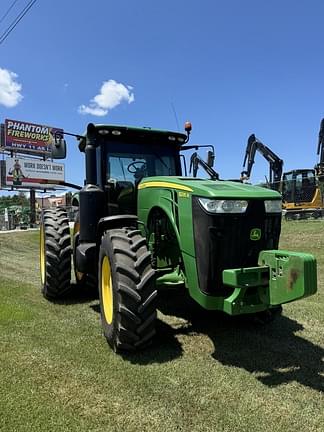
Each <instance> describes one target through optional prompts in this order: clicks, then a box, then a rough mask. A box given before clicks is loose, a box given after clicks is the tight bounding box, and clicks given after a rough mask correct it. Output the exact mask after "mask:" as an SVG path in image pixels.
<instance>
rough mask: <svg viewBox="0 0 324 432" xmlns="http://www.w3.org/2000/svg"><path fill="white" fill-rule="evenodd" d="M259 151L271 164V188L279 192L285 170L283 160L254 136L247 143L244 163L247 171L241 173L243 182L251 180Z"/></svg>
mask: <svg viewBox="0 0 324 432" xmlns="http://www.w3.org/2000/svg"><path fill="white" fill-rule="evenodd" d="M257 151H258V152H259V153H261V155H262V156H263V157H264V158H265V159H266V161H267V162H268V163H269V171H270V174H269V183H270V185H271V188H272V189H275V190H279V187H280V180H281V175H282V170H283V160H282V159H280V158H279V157H278V156H277V155H276V154H275V153H274V152H273V151H272V150H271V149H269V147H267V146H266V145H264V144H263V143H262V142H261V141H259V140H258V139H257V138H256V137H255V135H254V134H252V135H250V136H249V139H248V142H247V146H246V151H245V157H244V162H243V168H245V167H246V170H243V171H242V172H241V180H248V179H249V178H250V176H251V171H252V167H253V164H254V158H255V154H256V152H257Z"/></svg>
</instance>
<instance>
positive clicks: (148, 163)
mask: <svg viewBox="0 0 324 432" xmlns="http://www.w3.org/2000/svg"><path fill="white" fill-rule="evenodd" d="M152 147H153V146H149V145H148V144H146V145H139V144H131V143H118V144H116V145H109V146H108V149H107V150H108V152H107V165H106V166H107V172H106V181H107V182H109V181H111V180H115V181H124V182H125V181H127V182H131V183H132V184H133V185H134V186H135V185H136V184H137V183H139V182H140V180H141V179H142V178H144V177H152V176H153V177H154V176H174V175H177V174H179V172H178V170H177V163H176V154H175V153H174V152H173V151H172V149H170V148H168V147H163V146H162V145H161V146H156V145H154V151H153V148H152Z"/></svg>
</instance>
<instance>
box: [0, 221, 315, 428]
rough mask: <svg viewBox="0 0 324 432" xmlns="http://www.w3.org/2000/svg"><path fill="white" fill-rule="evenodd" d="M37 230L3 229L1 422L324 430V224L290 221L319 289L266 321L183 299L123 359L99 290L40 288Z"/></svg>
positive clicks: (289, 235)
mask: <svg viewBox="0 0 324 432" xmlns="http://www.w3.org/2000/svg"><path fill="white" fill-rule="evenodd" d="M38 235H39V234H38V232H23V233H17V234H12V233H10V234H1V235H0V259H1V271H0V383H1V385H0V430H1V431H6V432H10V431H23V432H27V431H33V432H36V431H42V432H44V431H55V432H56V431H69V432H70V431H107V432H114V431H125V432H129V431H152V432H155V431H157V432H159V431H168V432H169V431H170V432H173V431H194V432H195V431H197V432H198V431H213V432H214V431H228V432H235V431H249V432H250V431H271V432H275V431H280V432H282V431H294V432H295V431H303V432H311V431H324V367H323V366H324V363H323V361H324V299H323V295H324V276H323V273H324V222H322V221H320V222H318V221H314V222H310V221H306V222H303V221H296V222H289V223H284V224H283V233H282V239H281V248H285V249H290V250H299V251H304V252H311V253H313V254H315V255H316V257H317V260H318V281H319V289H318V293H317V294H316V295H315V296H313V297H310V298H308V299H305V300H301V301H298V302H294V303H291V304H289V305H286V306H284V312H283V315H282V316H281V317H278V318H277V319H276V321H274V322H273V323H271V324H268V325H265V326H262V325H260V324H258V323H256V322H253V321H249V320H242V319H233V318H230V317H224V316H223V315H221V314H204V315H203V316H200V317H199V316H195V318H194V319H190V318H188V313H187V311H186V310H184V309H183V308H181V307H178V308H173V311H172V314H170V313H169V314H166V311H165V310H164V309H163V311H164V313H162V312H159V320H158V327H157V329H158V334H157V337H156V341H155V344H154V345H153V346H152V347H151V348H149V349H147V350H145V351H144V352H142V353H139V354H136V355H132V356H128V357H121V356H117V355H116V354H114V353H113V352H112V351H111V350H110V348H109V347H108V345H107V343H106V341H105V339H104V337H103V336H102V333H101V326H100V316H99V313H98V300H97V299H89V298H86V297H84V296H81V295H76V297H75V298H74V299H70V300H69V301H67V302H65V303H63V304H53V303H49V302H48V301H46V300H45V299H43V297H42V296H41V294H40V288H39V285H40V284H39V265H38Z"/></svg>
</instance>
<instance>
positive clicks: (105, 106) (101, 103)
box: [78, 80, 135, 117]
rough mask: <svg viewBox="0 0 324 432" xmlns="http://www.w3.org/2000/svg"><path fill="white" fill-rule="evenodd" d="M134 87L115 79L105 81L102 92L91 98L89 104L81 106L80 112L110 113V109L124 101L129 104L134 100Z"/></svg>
mask: <svg viewBox="0 0 324 432" xmlns="http://www.w3.org/2000/svg"><path fill="white" fill-rule="evenodd" d="M131 90H133V87H131V86H125V85H124V84H121V83H118V82H116V81H115V80H109V81H104V82H103V84H102V86H101V89H100V93H99V94H97V95H96V96H95V97H94V98H93V99H91V100H90V103H89V105H81V106H79V109H78V111H79V113H80V114H92V115H94V116H98V117H103V116H105V115H106V114H108V112H109V110H111V109H113V108H115V107H116V106H118V105H120V104H121V103H122V102H128V103H129V104H130V103H132V102H134V100H135V97H134V93H132V92H131Z"/></svg>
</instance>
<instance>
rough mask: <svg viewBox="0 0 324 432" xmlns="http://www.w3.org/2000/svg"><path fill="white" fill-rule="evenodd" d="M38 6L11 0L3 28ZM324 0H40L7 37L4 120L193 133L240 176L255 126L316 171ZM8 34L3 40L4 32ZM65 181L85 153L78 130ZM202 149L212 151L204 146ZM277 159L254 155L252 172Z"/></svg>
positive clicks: (80, 175)
mask: <svg viewBox="0 0 324 432" xmlns="http://www.w3.org/2000/svg"><path fill="white" fill-rule="evenodd" d="M27 3H28V0H18V1H16V2H15V5H14V7H13V8H12V10H11V11H10V13H9V14H8V16H7V17H5V19H3V20H2V21H1V17H2V16H3V15H4V14H5V12H6V11H7V10H8V8H9V7H10V6H11V5H12V4H13V0H1V2H0V34H1V33H2V32H3V31H5V30H6V28H7V27H8V26H9V24H10V23H11V22H12V21H13V19H14V18H15V17H16V16H17V14H18V13H19V12H20V11H21V9H22V8H23V7H24V6H25V5H26V4H27ZM323 16H324V2H323V1H321V0H310V1H307V2H306V1H302V0H300V1H298V2H297V1H296V0H294V1H292V0H285V1H282V0H281V1H279V0H272V1H271V2H269V1H265V0H258V1H257V0H245V1H240V0H226V1H225V0H199V1H193V0H186V1H182V0H172V1H171V0H164V1H163V2H154V1H152V0H151V1H149V0H137V1H131V0H118V1H109V0H92V1H91V2H88V1H84V2H83V1H77V0H69V1H67V0H64V1H63V0H56V1H53V0H52V1H50V0H37V1H36V3H35V4H34V5H33V7H32V8H31V9H30V10H29V12H28V13H27V14H26V16H25V17H24V18H23V19H22V20H21V22H20V23H19V24H18V25H17V27H16V28H15V29H14V30H13V31H12V33H11V34H10V35H9V36H8V38H7V39H6V40H5V41H4V42H3V43H1V44H0V122H4V120H5V119H6V118H10V119H15V120H22V121H30V122H33V123H39V124H45V125H50V126H55V127H61V128H63V129H64V130H65V131H67V132H73V133H83V132H84V131H85V129H86V125H87V124H88V123H89V122H93V123H108V124H123V125H132V126H139V127H140V126H150V127H152V128H157V129H168V130H180V131H182V130H183V125H184V122H185V121H186V120H190V121H191V123H192V127H193V130H192V133H191V139H190V143H191V144H203V145H206V144H213V145H214V146H215V151H216V158H215V166H214V168H215V169H216V171H218V172H219V173H220V175H221V178H223V179H226V178H238V177H239V176H240V173H241V171H242V164H243V158H244V153H245V148H246V143H247V139H248V137H249V135H250V134H252V133H254V134H255V135H256V136H257V138H258V139H260V140H261V141H262V142H263V143H264V144H266V145H267V146H268V147H270V148H271V149H272V150H273V151H274V152H275V153H276V154H277V155H278V156H279V157H281V159H283V160H284V170H286V171H288V170H290V169H294V168H313V167H314V165H315V163H316V162H317V158H318V157H317V155H316V148H317V138H318V131H319V125H320V121H321V119H322V117H323V116H324V100H323V95H324V56H323V53H322V50H323V43H322V41H323V36H322V33H323V32H322V25H323ZM0 40H1V37H0ZM67 142H68V157H67V160H66V161H65V164H66V181H69V182H73V183H78V184H82V183H83V179H84V157H83V155H82V154H80V152H79V151H78V149H77V142H76V141H75V140H74V139H73V138H71V137H68V138H67ZM201 155H202V156H203V157H205V152H204V151H202V152H201ZM268 170H269V167H268V164H267V162H266V161H265V160H264V159H263V158H262V156H261V155H257V156H256V158H255V165H254V167H253V171H252V177H251V180H252V182H253V183H258V182H261V181H264V179H265V176H268Z"/></svg>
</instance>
